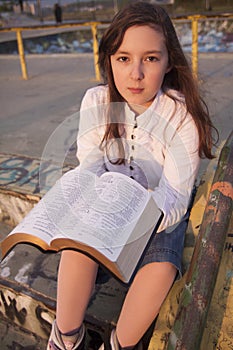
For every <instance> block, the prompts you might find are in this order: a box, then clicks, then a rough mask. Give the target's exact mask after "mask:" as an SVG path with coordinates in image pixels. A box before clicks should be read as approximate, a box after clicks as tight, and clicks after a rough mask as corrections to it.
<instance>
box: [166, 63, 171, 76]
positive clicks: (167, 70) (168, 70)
mask: <svg viewBox="0 0 233 350" xmlns="http://www.w3.org/2000/svg"><path fill="white" fill-rule="evenodd" d="M171 69H172V66H171V65H170V64H169V65H168V66H167V69H166V74H167V73H169V72H170V70H171Z"/></svg>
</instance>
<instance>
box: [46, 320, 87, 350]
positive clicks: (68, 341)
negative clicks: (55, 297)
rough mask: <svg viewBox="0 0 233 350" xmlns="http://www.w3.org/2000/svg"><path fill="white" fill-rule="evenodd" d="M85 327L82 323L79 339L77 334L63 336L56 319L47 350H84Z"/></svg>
mask: <svg viewBox="0 0 233 350" xmlns="http://www.w3.org/2000/svg"><path fill="white" fill-rule="evenodd" d="M84 338H85V327H84V325H83V324H82V326H81V328H80V330H79V334H78V339H77V335H74V336H69V337H66V336H62V337H61V333H60V331H59V329H58V327H57V324H56V321H54V322H53V325H52V330H51V334H50V337H49V342H48V346H47V350H82V349H84Z"/></svg>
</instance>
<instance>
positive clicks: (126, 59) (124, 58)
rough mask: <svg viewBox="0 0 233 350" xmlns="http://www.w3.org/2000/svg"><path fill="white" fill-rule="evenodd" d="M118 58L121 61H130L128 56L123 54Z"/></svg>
mask: <svg viewBox="0 0 233 350" xmlns="http://www.w3.org/2000/svg"><path fill="white" fill-rule="evenodd" d="M117 60H118V61H119V62H127V61H128V57H125V56H122V57H119V58H118V59H117Z"/></svg>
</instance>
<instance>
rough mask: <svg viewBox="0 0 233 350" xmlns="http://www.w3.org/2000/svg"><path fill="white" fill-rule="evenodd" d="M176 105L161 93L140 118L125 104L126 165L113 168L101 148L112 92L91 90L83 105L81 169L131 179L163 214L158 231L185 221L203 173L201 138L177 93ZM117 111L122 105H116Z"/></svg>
mask: <svg viewBox="0 0 233 350" xmlns="http://www.w3.org/2000/svg"><path fill="white" fill-rule="evenodd" d="M169 93H170V94H172V95H173V96H174V97H176V98H177V99H178V101H177V102H176V103H175V102H174V101H173V99H171V98H170V97H168V96H167V95H165V94H164V93H163V92H162V91H159V93H158V94H157V96H156V98H155V100H154V101H153V103H152V104H151V105H150V107H149V108H147V109H146V110H145V111H144V112H143V113H142V114H140V115H138V116H136V115H135V113H134V112H133V111H132V110H131V109H130V108H129V106H128V105H127V104H126V103H123V104H122V106H123V110H124V113H123V114H121V113H120V112H119V115H118V120H119V121H120V122H121V127H120V129H121V132H122V137H121V140H122V142H123V145H124V151H125V160H126V161H125V164H121V165H114V164H112V163H111V162H109V159H108V157H107V155H106V152H105V150H103V149H101V148H100V143H101V141H102V138H103V135H104V133H105V126H106V123H107V120H106V115H107V110H108V107H109V104H108V87H107V86H97V87H94V88H91V89H89V90H87V92H86V94H85V96H84V98H83V100H82V104H81V110H80V123H79V135H78V140H77V145H78V150H77V157H78V159H79V162H80V165H79V166H82V167H84V168H87V169H89V170H91V171H93V172H95V173H96V174H98V175H101V173H103V172H105V171H117V172H121V173H124V174H126V175H128V176H131V177H132V178H134V179H135V180H136V181H138V182H139V183H141V184H142V185H143V186H144V187H146V188H148V190H150V191H152V195H153V198H154V200H155V202H156V204H157V205H158V207H159V208H160V209H161V210H162V211H163V213H164V218H163V221H162V223H161V225H160V227H159V231H162V230H164V229H167V228H168V227H170V229H171V230H172V227H171V226H173V225H175V224H177V223H178V222H179V221H180V220H181V219H182V217H183V216H184V214H185V212H186V210H187V207H188V204H189V200H190V195H191V192H192V188H193V185H194V181H195V178H196V174H197V171H198V167H199V163H200V158H199V155H198V146H199V136H198V131H197V128H196V126H195V123H194V121H193V118H192V117H191V115H190V114H188V113H187V111H186V108H185V103H184V99H183V97H182V96H180V95H179V93H178V92H176V91H174V90H171V91H169ZM113 107H114V108H115V110H116V109H117V107H118V103H115V104H114V106H113ZM108 149H109V152H108V155H110V158H111V159H113V160H114V159H116V158H117V155H116V154H117V153H116V150H117V149H118V148H117V145H116V141H115V142H114V141H113V142H111V143H110V144H109V147H108Z"/></svg>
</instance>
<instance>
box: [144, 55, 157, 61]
mask: <svg viewBox="0 0 233 350" xmlns="http://www.w3.org/2000/svg"><path fill="white" fill-rule="evenodd" d="M158 60H159V59H158V57H155V56H148V57H147V58H146V61H149V62H157V61H158Z"/></svg>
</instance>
